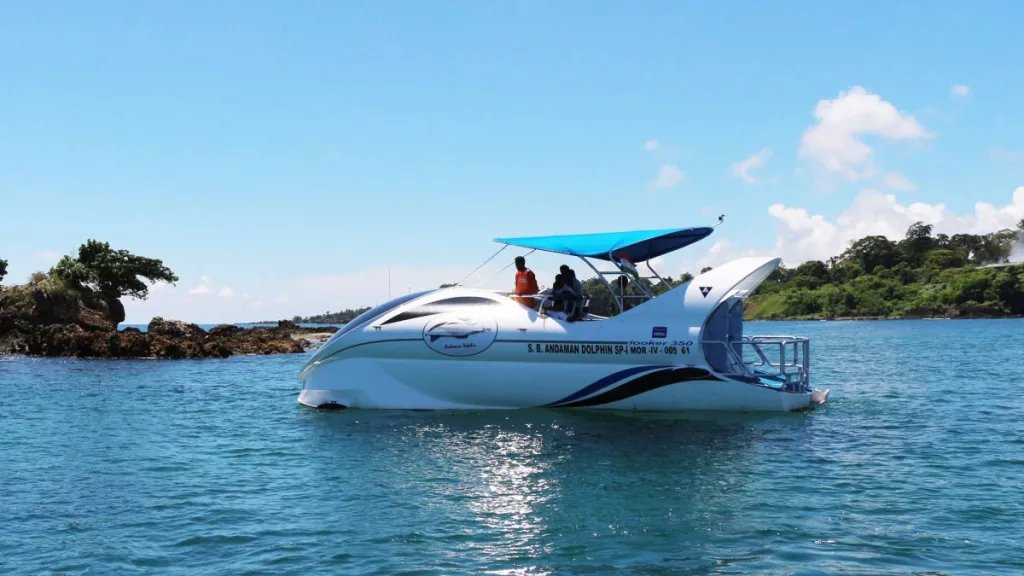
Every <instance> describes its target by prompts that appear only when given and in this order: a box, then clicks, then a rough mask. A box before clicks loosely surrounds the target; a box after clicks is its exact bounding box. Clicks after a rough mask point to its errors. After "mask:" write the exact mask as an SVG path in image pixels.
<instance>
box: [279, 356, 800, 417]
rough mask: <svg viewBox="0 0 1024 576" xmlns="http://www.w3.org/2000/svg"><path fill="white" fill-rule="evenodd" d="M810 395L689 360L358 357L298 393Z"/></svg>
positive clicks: (342, 402)
mask: <svg viewBox="0 0 1024 576" xmlns="http://www.w3.org/2000/svg"><path fill="white" fill-rule="evenodd" d="M811 396H812V394H811V393H810V392H808V393H798V392H788V391H785V390H783V389H781V388H774V387H770V386H765V385H762V384H754V383H748V382H741V381H736V380H731V379H728V378H720V377H717V376H715V375H714V374H712V373H710V372H709V371H707V370H704V369H701V368H697V367H685V366H666V365H662V366H645V365H634V366H623V365H608V364H585V363H550V362H537V363H529V362H510V361H506V362H501V361H478V362H467V361H464V360H463V361H459V360H449V361H445V360H440V361H428V362H425V361H422V360H407V359H387V358H373V359H371V358H352V359H348V360H343V361H340V362H335V363H330V364H325V365H323V366H320V367H318V368H317V369H316V370H315V371H312V372H311V373H310V374H309V375H308V376H307V378H306V381H305V383H304V386H303V390H302V391H301V393H300V394H299V398H298V401H299V403H301V404H303V405H306V406H310V407H314V408H363V409H418V410H483V409H495V410H508V409H524V408H538V407H547V408H558V409H582V410H643V411H688V410H711V411H716V410H720V411H758V412H760V411H768V412H785V411H793V410H802V409H806V408H808V407H809V406H810V405H811Z"/></svg>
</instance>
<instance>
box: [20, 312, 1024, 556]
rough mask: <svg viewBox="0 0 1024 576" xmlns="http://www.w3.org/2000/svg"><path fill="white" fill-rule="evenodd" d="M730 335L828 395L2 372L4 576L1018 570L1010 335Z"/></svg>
mask: <svg viewBox="0 0 1024 576" xmlns="http://www.w3.org/2000/svg"><path fill="white" fill-rule="evenodd" d="M747 332H748V333H769V334H771V333H774V334H778V333H790V334H802V335H808V336H810V337H811V338H812V344H811V350H812V362H813V366H812V377H813V382H814V384H815V385H816V386H817V387H828V388H831V389H832V395H831V397H830V400H829V402H828V404H826V405H825V406H823V407H820V408H819V409H817V410H815V411H813V412H810V413H793V414H776V415H711V416H706V417H698V416H695V415H692V414H691V415H668V414H642V413H637V414H628V413H619V414H604V413H595V412H570V411H557V410H547V411H546V410H536V411H523V412H472V413H439V412H369V411H366V412H356V411H351V412H316V411H313V410H310V409H306V408H302V407H300V406H298V405H297V404H296V402H295V400H296V395H297V393H298V391H299V384H298V382H297V379H296V378H297V373H298V371H299V368H300V367H301V366H302V364H303V363H304V362H305V360H306V359H307V357H308V356H307V355H305V354H304V355H294V356H271V357H239V358H230V359H227V360H199V361H183V360H182V361H88V360H51V359H27V358H13V357H0V574H5V575H8V574H10V575H13V574H104V575H105V574H189V575H194V574H198V575H207V574H296V575H309V574H468V573H478V574H479V573H494V574H689V573H694V574H706V573H722V574H751V573H766V574H826V573H830V574H837V573H838V574H854V573H856V574H925V573H928V574H972V573H976V574H1004V573H1005V574H1020V573H1022V572H1024V361H1022V360H1024V321H1018V320H999V321H891V322H810V323H750V324H749V325H748V330H747ZM481 385H486V383H481Z"/></svg>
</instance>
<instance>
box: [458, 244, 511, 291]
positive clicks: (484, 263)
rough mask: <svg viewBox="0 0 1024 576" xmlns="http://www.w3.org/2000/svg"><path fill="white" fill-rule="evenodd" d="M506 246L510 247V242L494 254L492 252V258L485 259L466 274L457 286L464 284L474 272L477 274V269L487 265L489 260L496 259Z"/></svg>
mask: <svg viewBox="0 0 1024 576" xmlns="http://www.w3.org/2000/svg"><path fill="white" fill-rule="evenodd" d="M505 248H508V244H505V245H504V246H502V247H501V248H500V249H498V251H497V252H495V253H494V254H492V255H491V257H490V258H488V259H487V260H484V262H483V264H480V265H479V266H477V267H476V268H474V269H473V271H472V272H470V273H469V274H466V277H465V278H463V279H462V280H459V281H458V282H457V283H456V284H455V285H456V286H462V283H463V282H465V281H466V280H469V277H470V276H472V275H473V274H476V273H477V271H478V270H480V269H481V268H483V267H484V266H486V265H487V263H488V262H490V261H491V260H494V258H495V257H497V256H498V254H501V253H502V251H504V250H505Z"/></svg>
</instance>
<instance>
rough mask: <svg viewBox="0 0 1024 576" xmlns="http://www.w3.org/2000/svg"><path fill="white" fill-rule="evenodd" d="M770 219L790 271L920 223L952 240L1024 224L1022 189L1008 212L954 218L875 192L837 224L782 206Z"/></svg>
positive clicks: (978, 207)
mask: <svg viewBox="0 0 1024 576" xmlns="http://www.w3.org/2000/svg"><path fill="white" fill-rule="evenodd" d="M768 213H769V214H771V215H772V216H774V217H775V218H776V219H777V220H778V221H779V236H778V239H777V241H776V244H775V254H776V255H777V256H781V257H782V259H783V261H784V262H785V263H786V264H787V265H788V266H795V265H797V264H800V263H801V262H805V261H807V260H827V259H829V258H831V257H832V256H836V255H838V254H840V253H841V252H842V251H843V250H845V249H846V248H847V247H848V246H849V244H850V242H852V241H854V240H858V239H860V238H863V237H865V236H872V235H880V236H885V237H887V238H890V239H892V240H899V239H902V238H903V237H904V235H905V234H906V232H907V228H909V227H910V225H911V224H913V223H915V222H918V221H920V222H924V223H925V224H931V225H933V226H934V233H936V234H948V235H953V234H961V233H963V234H987V233H990V232H995V231H997V230H1001V229H1004V228H1013V227H1014V226H1016V224H1017V222H1018V221H1020V220H1021V219H1022V218H1024V186H1021V187H1019V188H1017V189H1016V190H1014V192H1013V197H1012V199H1011V201H1010V203H1009V204H1007V205H1005V206H1000V207H996V206H993V205H991V204H989V203H987V202H976V203H975V204H974V213H973V214H963V215H961V214H956V213H954V212H953V211H951V210H950V209H949V208H947V207H946V205H945V204H942V203H939V204H926V203H924V202H912V203H910V204H900V203H899V202H897V200H896V197H895V196H894V195H892V194H882V193H880V192H878V191H876V190H872V189H865V190H862V191H861V192H860V193H859V194H858V195H857V196H856V198H854V200H853V204H852V205H851V206H850V207H849V208H847V209H846V210H845V211H844V212H843V213H842V214H840V215H839V216H838V217H837V218H836V219H835V222H829V221H828V220H826V219H825V218H824V217H823V216H821V215H811V214H809V213H808V212H807V211H806V210H804V209H803V208H791V207H786V206H784V205H782V204H775V205H773V206H771V207H770V208H769V209H768Z"/></svg>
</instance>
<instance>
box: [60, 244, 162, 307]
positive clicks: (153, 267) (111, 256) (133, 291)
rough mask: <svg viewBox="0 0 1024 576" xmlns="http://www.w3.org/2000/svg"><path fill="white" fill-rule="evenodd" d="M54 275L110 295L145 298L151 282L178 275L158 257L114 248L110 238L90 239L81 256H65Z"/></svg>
mask: <svg viewBox="0 0 1024 576" xmlns="http://www.w3.org/2000/svg"><path fill="white" fill-rule="evenodd" d="M50 275H51V276H54V277H57V278H59V279H61V280H63V281H65V282H67V283H69V284H72V285H75V286H84V287H88V288H91V289H92V290H95V291H97V292H99V293H100V294H102V295H104V296H106V297H107V298H113V299H117V298H121V297H123V296H129V297H131V298H137V299H139V300H145V299H146V297H147V296H149V286H148V285H147V284H146V282H144V281H143V279H145V280H149V281H150V282H151V283H156V282H168V283H171V284H174V283H175V282H177V281H178V277H177V276H175V275H174V273H173V272H171V270H170V268H167V267H166V266H164V264H163V262H161V261H160V260H157V259H155V258H146V257H144V256H136V255H134V254H132V253H130V252H128V251H127V250H114V249H112V248H111V247H110V244H109V243H107V242H98V241H96V240H89V241H88V242H86V243H85V244H82V245H81V246H80V247H79V248H78V257H77V258H72V257H70V256H65V257H64V258H62V259H61V260H60V262H58V263H57V265H56V266H54V267H53V269H51V270H50Z"/></svg>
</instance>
